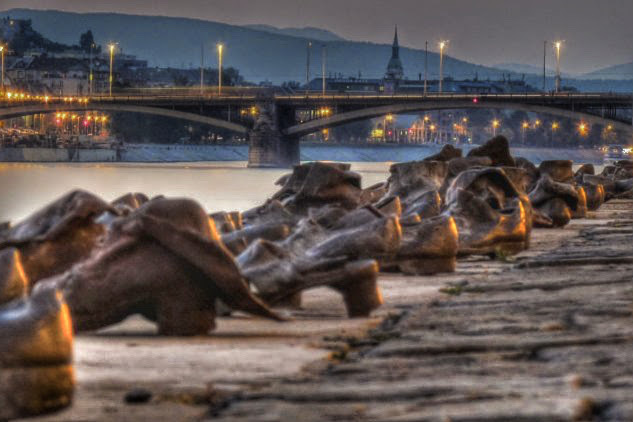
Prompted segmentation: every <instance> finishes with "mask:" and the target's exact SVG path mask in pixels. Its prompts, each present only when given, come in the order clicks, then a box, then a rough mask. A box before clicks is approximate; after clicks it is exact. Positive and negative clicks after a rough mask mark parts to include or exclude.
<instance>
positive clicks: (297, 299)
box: [237, 239, 383, 318]
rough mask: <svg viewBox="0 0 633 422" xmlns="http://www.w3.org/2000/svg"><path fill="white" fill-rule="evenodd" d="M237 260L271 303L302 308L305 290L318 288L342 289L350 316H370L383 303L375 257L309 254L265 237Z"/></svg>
mask: <svg viewBox="0 0 633 422" xmlns="http://www.w3.org/2000/svg"><path fill="white" fill-rule="evenodd" d="M237 259H238V263H239V265H240V270H241V271H242V273H243V274H244V276H245V277H246V279H247V280H248V281H249V283H251V285H252V286H253V287H254V288H255V291H256V292H257V295H258V296H259V297H261V298H262V299H263V300H264V301H265V302H266V303H268V304H270V305H271V306H291V307H294V308H297V307H300V305H301V292H303V291H304V290H307V289H311V288H316V287H329V288H331V289H334V290H336V291H337V292H339V293H340V294H341V295H342V297H343V300H344V302H345V307H346V309H347V314H348V316H349V317H350V318H353V317H366V316H368V315H369V314H370V313H371V311H372V310H374V309H376V308H377V307H379V306H380V305H382V303H383V299H382V294H381V292H380V288H379V287H378V284H377V278H378V264H377V262H376V261H374V260H350V259H349V258H348V257H333V258H330V257H315V256H306V255H302V254H301V252H298V251H293V253H290V252H289V251H288V250H287V249H286V248H284V247H282V246H280V245H277V244H275V243H272V242H268V241H265V240H261V239H259V240H257V241H255V242H253V243H252V244H251V245H250V246H249V247H248V249H247V250H245V251H244V252H243V253H242V254H240V256H239V257H238V258H237Z"/></svg>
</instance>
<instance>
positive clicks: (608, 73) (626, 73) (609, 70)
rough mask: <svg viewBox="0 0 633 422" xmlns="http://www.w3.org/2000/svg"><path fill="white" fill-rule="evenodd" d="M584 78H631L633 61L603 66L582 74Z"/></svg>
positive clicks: (632, 76) (632, 75)
mask: <svg viewBox="0 0 633 422" xmlns="http://www.w3.org/2000/svg"><path fill="white" fill-rule="evenodd" d="M583 78H586V79H627V80H630V79H633V62H631V63H624V64H618V65H615V66H609V67H605V68H603V69H599V70H596V71H594V72H590V73H586V74H584V75H583Z"/></svg>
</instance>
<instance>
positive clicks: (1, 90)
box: [0, 45, 4, 94]
mask: <svg viewBox="0 0 633 422" xmlns="http://www.w3.org/2000/svg"><path fill="white" fill-rule="evenodd" d="M0 55H1V56H2V76H0V78H1V79H0V84H2V85H1V88H0V93H3V94H4V45H0Z"/></svg>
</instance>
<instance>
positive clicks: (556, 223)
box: [529, 174, 579, 227]
mask: <svg viewBox="0 0 633 422" xmlns="http://www.w3.org/2000/svg"><path fill="white" fill-rule="evenodd" d="M529 198H530V202H531V203H532V206H533V207H534V208H535V209H537V210H539V211H540V212H542V213H543V214H545V215H547V216H548V217H549V218H550V219H551V220H552V225H553V227H563V226H566V225H567V224H568V223H569V221H570V220H571V218H572V213H573V212H574V211H576V210H577V209H578V202H579V199H578V191H577V190H576V188H574V186H572V185H570V184H567V183H560V182H555V181H554V180H553V179H552V178H551V177H550V176H549V175H548V174H543V175H542V176H541V178H540V179H539V181H538V183H537V184H536V187H535V188H534V189H533V190H532V191H531V192H530V194H529Z"/></svg>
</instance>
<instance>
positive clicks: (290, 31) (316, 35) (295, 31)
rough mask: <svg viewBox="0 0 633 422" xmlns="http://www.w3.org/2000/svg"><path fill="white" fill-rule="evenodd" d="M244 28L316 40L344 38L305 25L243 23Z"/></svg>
mask: <svg viewBox="0 0 633 422" xmlns="http://www.w3.org/2000/svg"><path fill="white" fill-rule="evenodd" d="M244 27H245V28H250V29H255V30H257V31H266V32H270V33H272V34H279V35H289V36H291V37H299V38H309V39H312V40H317V41H345V38H343V37H340V36H338V35H336V34H335V33H334V32H332V31H328V30H326V29H320V28H314V27H311V26H306V27H305V28H276V27H274V26H270V25H244Z"/></svg>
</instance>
